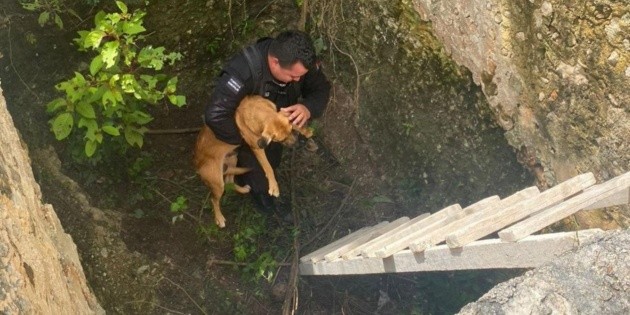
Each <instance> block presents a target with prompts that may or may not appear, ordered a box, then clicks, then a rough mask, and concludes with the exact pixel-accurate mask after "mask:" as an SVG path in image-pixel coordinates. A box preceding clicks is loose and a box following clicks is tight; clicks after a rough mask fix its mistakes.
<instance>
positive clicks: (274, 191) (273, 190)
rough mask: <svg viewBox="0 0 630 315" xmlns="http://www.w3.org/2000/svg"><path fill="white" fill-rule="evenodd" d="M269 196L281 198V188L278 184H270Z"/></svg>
mask: <svg viewBox="0 0 630 315" xmlns="http://www.w3.org/2000/svg"><path fill="white" fill-rule="evenodd" d="M269 196H274V197H278V196H280V188H279V187H278V184H277V183H275V184H272V183H269Z"/></svg>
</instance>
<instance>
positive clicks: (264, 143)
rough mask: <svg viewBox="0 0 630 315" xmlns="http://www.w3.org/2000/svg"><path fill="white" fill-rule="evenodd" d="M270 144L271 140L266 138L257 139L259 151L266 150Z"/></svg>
mask: <svg viewBox="0 0 630 315" xmlns="http://www.w3.org/2000/svg"><path fill="white" fill-rule="evenodd" d="M270 142H271V138H267V137H264V136H263V137H260V139H258V147H259V148H261V149H264V148H266V147H267V146H268V145H269V143H270Z"/></svg>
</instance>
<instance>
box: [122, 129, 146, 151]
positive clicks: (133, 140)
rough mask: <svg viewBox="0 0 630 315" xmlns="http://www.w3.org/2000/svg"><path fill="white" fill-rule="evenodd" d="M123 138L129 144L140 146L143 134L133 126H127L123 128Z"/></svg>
mask: <svg viewBox="0 0 630 315" xmlns="http://www.w3.org/2000/svg"><path fill="white" fill-rule="evenodd" d="M125 140H127V143H129V145H132V146H134V145H136V146H138V147H139V148H141V147H142V144H143V141H144V136H143V135H142V134H141V133H140V132H139V131H138V130H137V129H135V128H131V127H127V128H125Z"/></svg>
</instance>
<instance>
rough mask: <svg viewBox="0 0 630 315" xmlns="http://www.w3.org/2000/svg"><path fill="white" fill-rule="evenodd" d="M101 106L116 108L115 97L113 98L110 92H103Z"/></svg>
mask: <svg viewBox="0 0 630 315" xmlns="http://www.w3.org/2000/svg"><path fill="white" fill-rule="evenodd" d="M102 100H103V106H105V107H107V106H108V105H111V106H116V104H117V103H118V102H117V101H116V97H114V94H113V93H112V91H111V90H107V91H105V93H103V99H102Z"/></svg>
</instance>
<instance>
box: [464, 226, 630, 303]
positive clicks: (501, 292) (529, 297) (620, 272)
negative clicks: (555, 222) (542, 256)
mask: <svg viewBox="0 0 630 315" xmlns="http://www.w3.org/2000/svg"><path fill="white" fill-rule="evenodd" d="M629 291H630V230H625V231H617V232H609V233H602V234H600V235H597V236H595V237H593V238H591V239H590V240H589V241H587V242H586V244H583V246H582V247H580V248H579V249H578V250H577V251H575V252H571V253H567V254H565V255H563V256H561V257H559V258H558V259H557V260H556V261H555V262H553V263H551V264H549V265H546V266H544V267H540V268H537V269H535V270H532V271H529V272H527V273H526V274H524V275H523V276H520V277H517V278H514V279H511V280H509V281H506V282H504V283H501V284H499V285H498V286H496V287H495V288H493V289H492V290H490V291H489V292H488V293H486V294H485V295H484V296H483V297H481V299H479V300H478V301H477V302H474V303H471V304H468V305H466V306H465V307H464V308H462V310H461V311H460V313H459V314H468V315H470V314H628V313H629V312H630V300H629V299H628V292H629Z"/></svg>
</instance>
